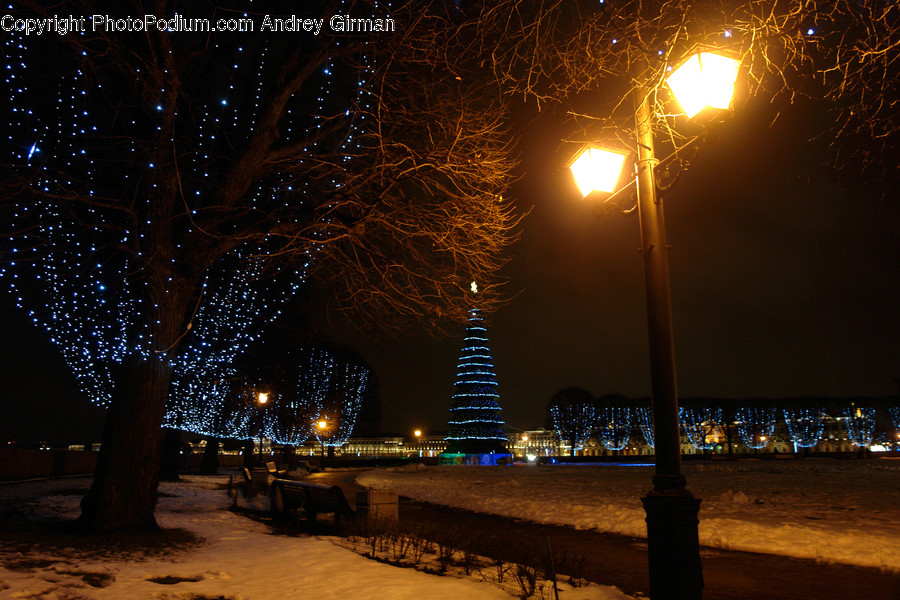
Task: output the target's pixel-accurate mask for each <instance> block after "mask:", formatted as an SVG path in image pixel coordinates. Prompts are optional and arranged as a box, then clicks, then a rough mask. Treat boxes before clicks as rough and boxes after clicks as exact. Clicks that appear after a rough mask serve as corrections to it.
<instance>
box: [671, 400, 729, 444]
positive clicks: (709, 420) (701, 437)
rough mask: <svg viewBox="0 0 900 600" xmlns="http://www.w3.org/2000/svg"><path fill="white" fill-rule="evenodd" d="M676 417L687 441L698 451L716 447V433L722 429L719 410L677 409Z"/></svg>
mask: <svg viewBox="0 0 900 600" xmlns="http://www.w3.org/2000/svg"><path fill="white" fill-rule="evenodd" d="M678 417H679V419H680V421H681V427H682V428H683V429H684V433H685V435H687V438H688V440H689V441H690V442H691V445H693V446H694V447H695V448H697V449H698V450H710V449H712V448H715V447H716V443H717V439H718V432H719V431H721V429H722V424H723V420H722V409H721V408H707V407H704V408H693V407H691V408H688V407H685V406H680V407H678Z"/></svg>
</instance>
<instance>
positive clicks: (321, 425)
mask: <svg viewBox="0 0 900 600" xmlns="http://www.w3.org/2000/svg"><path fill="white" fill-rule="evenodd" d="M316 427H318V428H319V429H320V430H321V429H325V428H327V427H328V421H326V420H324V419H322V420H321V421H319V422H318V423H316Z"/></svg>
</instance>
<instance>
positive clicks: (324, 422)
mask: <svg viewBox="0 0 900 600" xmlns="http://www.w3.org/2000/svg"><path fill="white" fill-rule="evenodd" d="M316 429H318V431H319V443H321V444H322V468H323V469H324V468H325V434H326V432H327V431H328V417H323V418H321V419H319V421H318V423H316Z"/></svg>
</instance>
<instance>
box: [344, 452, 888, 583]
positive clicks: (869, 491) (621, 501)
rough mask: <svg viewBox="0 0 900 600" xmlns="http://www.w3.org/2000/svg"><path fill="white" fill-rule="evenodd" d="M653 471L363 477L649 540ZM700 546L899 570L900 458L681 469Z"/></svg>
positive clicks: (486, 470)
mask: <svg viewBox="0 0 900 600" xmlns="http://www.w3.org/2000/svg"><path fill="white" fill-rule="evenodd" d="M652 473H653V467H652V466H620V465H612V464H606V465H554V466H537V465H517V466H516V467H506V468H502V467H501V468H498V467H422V466H416V465H409V466H407V467H404V468H398V469H391V470H388V469H381V470H374V471H367V472H365V473H362V474H361V475H360V476H359V477H357V482H358V483H360V484H362V485H365V486H370V487H375V488H379V489H393V490H396V491H397V492H398V493H399V494H401V495H403V496H408V497H410V498H414V499H417V500H423V501H428V502H435V503H438V504H445V505H449V506H454V507H458V508H465V509H469V510H473V511H478V512H483V513H492V514H498V515H504V516H508V517H517V518H522V519H527V520H531V521H536V522H541V523H551V524H556V525H571V526H573V527H576V528H580V529H595V530H598V531H609V532H614V533H621V534H625V535H632V536H644V535H646V525H645V522H644V516H645V515H644V510H643V507H642V506H641V503H640V497H641V496H642V495H644V494H645V493H646V492H647V491H648V490H649V489H650V481H651V476H652ZM685 473H686V476H687V478H688V488H689V489H690V490H691V492H692V493H693V494H694V495H695V496H697V497H699V498H702V500H703V502H702V504H701V505H700V543H701V544H704V545H707V546H713V547H718V548H729V549H735V550H747V551H752V552H763V553H769V554H777V555H786V556H794V557H799V558H813V559H818V560H824V561H831V562H840V563H847V564H854V565H861V566H872V567H880V568H884V569H889V570H894V571H900V459H890V458H879V459H874V460H831V459H805V460H742V461H739V462H721V463H720V462H703V463H686V465H685Z"/></svg>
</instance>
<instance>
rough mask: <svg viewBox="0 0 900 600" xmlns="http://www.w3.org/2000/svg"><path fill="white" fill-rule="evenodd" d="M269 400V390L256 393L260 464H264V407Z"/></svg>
mask: <svg viewBox="0 0 900 600" xmlns="http://www.w3.org/2000/svg"><path fill="white" fill-rule="evenodd" d="M268 401H269V394H268V393H267V392H259V393H258V394H257V395H256V407H257V418H258V419H259V464H260V465H262V464H263V412H262V411H263V409H264V408H265V406H266V403H267V402H268Z"/></svg>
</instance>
